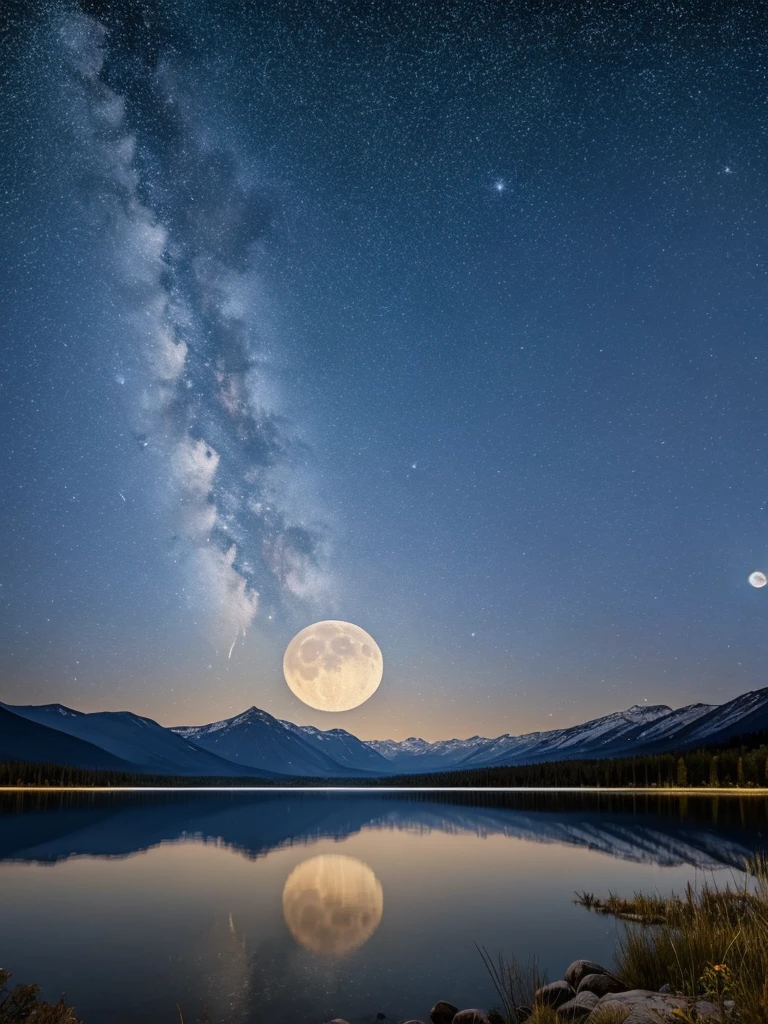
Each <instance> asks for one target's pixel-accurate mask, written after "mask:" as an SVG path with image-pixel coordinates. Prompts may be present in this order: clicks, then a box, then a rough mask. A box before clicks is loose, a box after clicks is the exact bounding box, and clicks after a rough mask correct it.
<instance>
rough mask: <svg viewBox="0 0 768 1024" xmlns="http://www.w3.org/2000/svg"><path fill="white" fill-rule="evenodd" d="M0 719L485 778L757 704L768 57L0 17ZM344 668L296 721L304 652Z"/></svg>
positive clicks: (720, 37)
mask: <svg viewBox="0 0 768 1024" xmlns="http://www.w3.org/2000/svg"><path fill="white" fill-rule="evenodd" d="M10 11H11V16H10V18H9V19H8V22H7V24H6V27H5V30H4V35H3V38H2V60H1V61H0V91H1V93H2V103H0V132H1V134H0V153H1V154H2V155H1V156H0V234H1V236H2V237H1V238H0V279H1V280H2V294H1V295H0V337H2V345H1V346H0V432H2V437H3V444H2V447H1V448H0V458H1V459H2V479H3V485H2V488H0V514H1V516H2V524H3V540H4V544H3V557H2V568H1V569H0V683H1V687H2V694H0V699H2V700H5V701H7V702H10V703H22V702H26V703H42V702H47V701H62V702H64V703H66V704H70V705H72V706H74V707H77V708H80V709H81V710H85V711H97V710H118V709H127V710H132V711H135V712H138V713H141V714H145V715H149V716H151V717H153V718H156V719H157V720H158V721H160V722H161V723H163V724H165V725H177V724H195V723H201V722H207V721H212V720H215V719H219V718H223V717H227V716H229V715H231V714H234V713H237V712H240V711H242V710H243V709H244V708H246V707H248V706H250V705H251V704H255V705H257V706H259V707H261V708H264V709H265V710H267V711H269V712H271V713H272V714H275V715H277V716H279V717H284V718H289V719H291V720H293V721H296V722H299V723H301V724H314V725H318V726H320V727H321V728H331V727H333V726H339V725H340V726H342V727H344V728H347V729H349V730H350V731H352V732H354V733H356V734H357V735H359V736H361V737H362V738H384V737H392V738H395V739H401V738H404V737H406V736H409V735H413V734H418V735H421V736H424V737H425V738H427V739H438V738H446V737H449V736H469V735H472V734H474V733H481V734H483V735H498V734H499V733H501V732H512V733H520V732H525V731H529V730H532V729H539V728H553V727H556V726H564V725H570V724H576V723H578V722H581V721H584V720H586V719H587V718H590V717H595V716H597V715H600V714H605V713H608V712H610V711H615V710H619V709H621V708H625V707H627V706H629V705H631V704H635V703H643V702H644V701H648V702H651V703H657V702H658V703H668V704H670V705H672V706H673V707H676V706H680V705H682V704H685V703H691V702H693V701H697V700H703V701H708V702H712V703H717V702H721V701H725V700H728V699H730V698H732V697H733V696H736V695H737V694H738V693H741V692H743V691H745V690H748V689H751V688H755V687H759V686H762V685H765V683H766V681H767V680H766V674H765V664H766V655H767V654H768V639H767V637H768V634H767V633H766V622H768V604H767V603H766V601H768V589H766V590H757V589H754V588H752V587H750V586H749V585H748V583H747V577H748V575H749V573H750V572H752V571H753V570H766V571H768V570H767V569H766V567H768V483H766V468H765V449H766V439H767V438H768V415H767V411H766V403H767V401H768V343H767V338H766V326H767V325H766V309H768V289H767V287H766V285H767V284H768V273H767V272H768V262H767V261H768V248H767V243H766V238H768V176H767V175H768V120H767V118H766V115H767V113H768V110H767V102H768V101H767V96H768V93H767V91H766V82H767V80H768V36H766V33H765V24H764V21H763V14H764V11H763V12H762V13H761V5H760V4H756V3H753V2H744V3H741V2H738V0H727V2H719V0H713V2H711V3H708V4H700V3H695V2H686V0H676V2H672V0H658V2H645V0H639V2H638V0H631V2H625V3H624V2H616V0H595V2H578V3H577V2H569V0H519V2H514V3H513V2H505V0H445V2H441V3H431V2H421V0H420V2H416V0H333V2H331V0H309V2H308V0H260V2H259V3H256V4H251V3H246V2H243V0H216V2H215V3H214V2H213V0H124V2H121V3H112V2H109V0H81V3H80V5H79V6H78V5H77V4H76V3H52V2H42V0H36V2H34V3H32V2H27V3H23V4H21V3H19V4H18V5H17V6H14V5H13V4H11V5H10ZM324 618H343V619H349V620H351V621H353V622H356V623H358V624H359V625H361V626H362V627H363V628H365V629H366V630H368V631H369V632H370V633H371V634H372V635H373V636H374V637H375V638H376V640H377V641H378V643H379V644H380V646H381V648H382V651H383V654H384V664H385V668H384V680H383V682H382V684H381V686H380V688H379V690H378V691H377V693H376V694H375V695H374V697H373V698H371V700H370V701H368V702H367V703H366V704H364V705H363V706H361V707H360V708H358V709H356V710H354V711H350V712H346V713H343V714H337V715H333V714H329V713H322V712H315V711H312V710H311V709H310V708H308V707H306V706H304V705H303V704H301V703H300V702H299V701H298V700H297V699H296V698H295V697H294V696H293V695H292V694H291V693H290V691H289V690H288V688H287V687H286V685H285V683H284V681H283V678H282V669H281V661H282V652H283V650H284V648H285V645H286V643H287V642H288V640H289V639H290V638H291V636H292V635H293V634H294V633H295V632H296V631H298V630H299V629H301V628H303V627H304V626H305V625H307V624H308V623H310V622H312V621H315V620H317V619H324Z"/></svg>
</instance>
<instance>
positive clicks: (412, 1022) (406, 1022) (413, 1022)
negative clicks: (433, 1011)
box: [403, 1020, 424, 1024]
mask: <svg viewBox="0 0 768 1024" xmlns="http://www.w3.org/2000/svg"><path fill="white" fill-rule="evenodd" d="M403 1024H424V1021H423V1020H404V1021H403Z"/></svg>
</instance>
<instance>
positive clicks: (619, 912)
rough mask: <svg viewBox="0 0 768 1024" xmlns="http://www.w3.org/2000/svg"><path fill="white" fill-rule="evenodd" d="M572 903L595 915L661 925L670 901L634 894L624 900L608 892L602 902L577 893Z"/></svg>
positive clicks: (592, 894) (588, 895)
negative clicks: (607, 915)
mask: <svg viewBox="0 0 768 1024" xmlns="http://www.w3.org/2000/svg"><path fill="white" fill-rule="evenodd" d="M575 895H576V899H575V900H574V901H573V902H574V903H576V904H578V906H580V907H586V908H587V910H593V911H594V912H595V913H597V914H611V915H612V916H613V917H620V918H622V919H623V920H624V921H637V922H639V923H640V924H663V923H664V921H665V920H666V915H667V912H668V909H669V903H670V900H668V899H667V900H665V899H663V898H662V897H661V896H647V895H645V894H644V893H641V892H636V893H635V894H634V896H633V897H632V899H629V900H628V899H624V898H622V897H621V896H617V895H616V893H613V892H609V893H608V896H607V897H606V898H605V899H604V900H603V899H599V898H598V897H597V896H595V895H594V893H591V892H577V893H576V894H575Z"/></svg>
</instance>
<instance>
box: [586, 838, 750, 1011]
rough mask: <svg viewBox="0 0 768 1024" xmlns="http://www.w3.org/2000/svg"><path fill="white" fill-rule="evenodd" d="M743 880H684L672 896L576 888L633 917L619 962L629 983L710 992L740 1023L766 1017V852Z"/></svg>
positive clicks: (597, 903)
mask: <svg viewBox="0 0 768 1024" xmlns="http://www.w3.org/2000/svg"><path fill="white" fill-rule="evenodd" d="M747 870H748V874H747V877H746V878H745V880H744V883H743V884H740V885H726V886H725V887H723V888H720V887H718V886H717V885H715V884H713V883H709V882H704V883H702V884H701V885H700V886H698V887H694V886H693V885H691V884H688V886H686V889H685V891H684V892H683V893H682V894H681V895H676V894H673V895H672V896H670V897H669V898H666V899H664V898H662V897H659V896H645V895H643V894H640V893H636V894H635V896H634V897H633V899H631V900H622V899H619V898H618V897H616V896H615V895H613V894H610V895H609V896H608V898H607V899H605V900H600V899H598V898H597V897H595V896H594V895H593V894H591V893H581V894H577V899H576V902H577V903H579V904H580V905H581V906H584V907H587V908H588V909H590V910H594V911H597V912H598V913H606V914H614V915H615V916H616V917H619V918H620V919H622V920H624V921H625V922H627V925H626V930H625V933H624V935H623V936H622V937H621V939H620V940H619V949H618V952H617V954H616V965H617V970H616V973H617V974H618V976H619V978H620V979H621V980H622V981H623V982H624V983H625V984H626V985H627V986H629V987H630V988H646V989H654V990H658V989H659V988H660V987H661V986H662V985H665V984H668V985H669V986H670V988H671V990H672V991H673V992H676V993H679V994H680V995H685V996H698V997H703V998H705V999H708V1000H710V1001H711V1002H713V1003H715V1004H716V1005H717V1006H718V1008H719V1016H720V1019H721V1020H722V1021H723V1022H725V1021H731V1020H733V1012H732V1010H733V1006H734V1004H735V1007H736V1012H737V1013H738V1020H739V1022H740V1024H766V1021H768V860H766V858H765V857H764V856H761V857H757V858H755V859H754V860H753V861H751V862H750V863H749V865H748V866H747Z"/></svg>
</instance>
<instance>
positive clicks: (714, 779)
mask: <svg viewBox="0 0 768 1024" xmlns="http://www.w3.org/2000/svg"><path fill="white" fill-rule="evenodd" d="M709 784H710V786H719V785H720V779H719V777H718V774H717V754H715V756H714V757H713V758H712V760H711V761H710V762H709Z"/></svg>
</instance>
